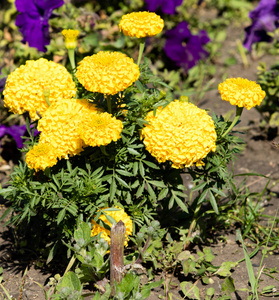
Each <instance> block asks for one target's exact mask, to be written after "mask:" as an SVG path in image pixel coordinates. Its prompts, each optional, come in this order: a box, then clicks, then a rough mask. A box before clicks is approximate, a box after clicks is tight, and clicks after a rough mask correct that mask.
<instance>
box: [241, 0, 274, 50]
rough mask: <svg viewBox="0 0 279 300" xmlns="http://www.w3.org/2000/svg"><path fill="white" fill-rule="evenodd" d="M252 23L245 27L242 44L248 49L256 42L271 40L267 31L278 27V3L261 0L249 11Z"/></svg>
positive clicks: (270, 0)
mask: <svg viewBox="0 0 279 300" xmlns="http://www.w3.org/2000/svg"><path fill="white" fill-rule="evenodd" d="M249 17H250V18H251V20H252V24H251V25H250V26H248V27H246V28H245V40H244V42H243V45H244V47H245V48H247V49H248V50H249V51H251V50H252V45H253V44H254V43H258V42H271V41H272V38H271V37H270V36H269V35H268V32H273V31H274V30H275V29H276V28H278V27H279V4H277V1H276V0H261V1H260V3H259V5H258V6H257V7H256V8H255V9H254V10H253V11H251V12H250V13H249Z"/></svg>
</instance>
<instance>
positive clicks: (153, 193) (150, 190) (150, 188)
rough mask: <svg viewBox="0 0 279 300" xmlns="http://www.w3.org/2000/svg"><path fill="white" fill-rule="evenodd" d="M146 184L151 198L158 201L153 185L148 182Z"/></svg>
mask: <svg viewBox="0 0 279 300" xmlns="http://www.w3.org/2000/svg"><path fill="white" fill-rule="evenodd" d="M146 185H147V191H148V193H149V195H150V197H151V199H152V200H154V201H156V200H157V198H156V194H155V192H154V191H153V189H152V187H151V185H150V184H149V183H148V182H147V183H146Z"/></svg>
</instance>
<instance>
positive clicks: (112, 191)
mask: <svg viewBox="0 0 279 300" xmlns="http://www.w3.org/2000/svg"><path fill="white" fill-rule="evenodd" d="M115 193H116V182H115V178H114V177H113V178H112V182H111V185H110V189H109V199H110V201H113V199H114V196H115Z"/></svg>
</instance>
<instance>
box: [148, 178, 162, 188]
mask: <svg viewBox="0 0 279 300" xmlns="http://www.w3.org/2000/svg"><path fill="white" fill-rule="evenodd" d="M148 182H149V183H150V184H152V185H155V186H158V187H161V188H165V187H166V185H165V184H164V182H162V181H158V180H150V181H148Z"/></svg>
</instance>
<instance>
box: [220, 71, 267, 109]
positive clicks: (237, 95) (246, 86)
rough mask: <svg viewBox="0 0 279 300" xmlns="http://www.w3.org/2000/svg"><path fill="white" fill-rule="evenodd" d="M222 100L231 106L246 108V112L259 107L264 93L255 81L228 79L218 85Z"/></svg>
mask: <svg viewBox="0 0 279 300" xmlns="http://www.w3.org/2000/svg"><path fill="white" fill-rule="evenodd" d="M218 89H219V92H220V94H221V98H222V100H225V101H229V102H230V103H231V104H232V105H237V106H238V107H246V108H247V109H248V110H249V109H251V108H252V107H254V106H256V105H260V104H261V102H262V100H263V99H264V97H265V91H263V90H262V88H261V86H260V85H259V84H257V83H256V82H255V81H250V80H248V79H243V78H240V77H238V78H228V79H226V80H225V81H224V82H222V83H220V84H219V85H218Z"/></svg>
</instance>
